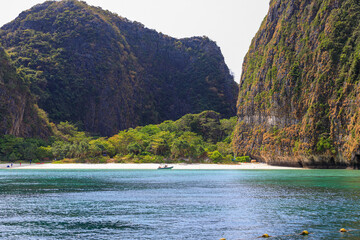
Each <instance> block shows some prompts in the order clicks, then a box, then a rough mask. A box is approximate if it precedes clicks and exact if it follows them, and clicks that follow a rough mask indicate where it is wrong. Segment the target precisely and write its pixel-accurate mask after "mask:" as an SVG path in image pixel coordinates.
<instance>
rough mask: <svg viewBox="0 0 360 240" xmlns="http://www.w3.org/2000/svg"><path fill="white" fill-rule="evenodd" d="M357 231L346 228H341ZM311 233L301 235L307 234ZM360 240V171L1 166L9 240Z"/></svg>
mask: <svg viewBox="0 0 360 240" xmlns="http://www.w3.org/2000/svg"><path fill="white" fill-rule="evenodd" d="M342 227H344V228H346V229H352V231H351V232H349V233H339V232H338V231H339V229H340V228H342ZM305 229H306V230H308V231H309V232H310V233H311V234H310V235H309V236H307V237H304V236H300V235H295V234H298V233H300V232H301V231H302V230H305ZM264 233H268V234H270V235H271V236H276V237H274V238H271V239H360V171H351V170H261V171H260V170H259V171H257V170H250V171H245V170H237V171H229V170H225V171H221V170H218V171H199V170H192V171H185V170H169V171H157V170H141V171H137V170H136V171H135V170H113V171H104V170H99V171H90V170H89V171H87V170H73V171H69V170H57V171H53V170H52V171H47V170H0V239H197V240H198V239H209V240H211V239H220V238H226V239H227V240H232V239H257V237H259V236H261V235H262V234H264Z"/></svg>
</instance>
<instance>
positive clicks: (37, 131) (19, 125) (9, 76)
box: [0, 47, 52, 138]
mask: <svg viewBox="0 0 360 240" xmlns="http://www.w3.org/2000/svg"><path fill="white" fill-rule="evenodd" d="M51 132H52V130H51V126H50V125H49V122H48V120H47V117H46V114H45V113H44V111H42V110H41V109H39V107H38V106H37V105H36V104H35V99H34V98H33V96H32V95H31V94H30V91H29V88H28V84H26V82H25V81H24V79H23V78H21V77H20V76H19V75H18V74H17V73H16V70H15V68H14V67H13V66H12V65H11V64H10V59H9V57H8V56H7V54H6V53H5V51H4V49H3V48H1V47H0V134H9V135H14V136H17V137H35V136H36V137H41V138H47V137H48V136H50V134H51Z"/></svg>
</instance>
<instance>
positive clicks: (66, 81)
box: [0, 0, 237, 136]
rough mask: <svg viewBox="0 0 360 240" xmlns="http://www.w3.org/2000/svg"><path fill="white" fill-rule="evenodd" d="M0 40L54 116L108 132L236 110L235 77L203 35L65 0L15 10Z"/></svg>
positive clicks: (110, 133) (81, 125) (211, 43)
mask: <svg viewBox="0 0 360 240" xmlns="http://www.w3.org/2000/svg"><path fill="white" fill-rule="evenodd" d="M0 42H1V43H2V44H3V46H4V47H5V48H6V50H7V51H8V53H9V54H10V57H11V59H12V61H13V62H14V64H15V65H16V67H17V68H18V72H19V73H20V74H21V75H22V76H23V77H24V79H26V81H27V82H28V83H29V86H30V90H31V93H32V94H33V95H36V96H37V98H38V99H39V106H40V108H42V109H44V110H45V111H46V112H47V113H48V114H49V118H50V120H51V121H54V122H56V123H58V122H60V121H69V122H73V123H78V126H79V127H80V128H81V129H83V130H85V131H88V132H91V133H97V134H100V135H103V136H104V135H106V136H110V135H113V134H115V133H116V132H118V131H119V130H121V129H126V128H129V127H135V126H138V125H146V124H150V123H160V122H161V121H164V120H166V119H178V118H180V117H181V116H183V115H185V114H186V113H199V112H201V111H204V110H215V111H217V112H219V113H221V114H222V116H224V117H230V116H234V115H235V102H236V97H237V84H236V83H235V82H234V80H233V77H232V76H231V75H230V73H229V69H228V68H227V66H226V64H225V63H224V59H223V56H222V54H221V51H220V48H219V47H218V46H217V45H216V43H214V42H212V41H210V40H209V39H208V38H206V37H194V38H188V39H175V38H171V37H169V36H166V35H163V34H161V33H157V32H156V31H154V30H150V29H147V28H145V27H144V26H143V25H141V24H140V23H136V22H130V21H128V20H127V19H124V18H121V17H119V16H117V15H116V14H113V13H111V12H109V11H104V10H102V9H100V8H95V7H91V6H88V5H86V4H85V3H84V2H80V1H76V0H63V1H47V2H45V3H43V4H40V5H37V6H35V7H33V8H31V9H30V10H28V11H25V12H23V13H21V14H20V15H19V17H17V18H16V19H15V20H14V21H12V22H11V23H9V24H6V25H5V26H3V27H2V28H1V30H0Z"/></svg>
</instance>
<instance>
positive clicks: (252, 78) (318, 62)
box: [233, 0, 360, 168]
mask: <svg viewBox="0 0 360 240" xmlns="http://www.w3.org/2000/svg"><path fill="white" fill-rule="evenodd" d="M359 19H360V3H359V1H358V0H343V1H339V0H326V1H320V0H304V1H300V0H272V1H270V9H269V12H268V14H267V16H266V17H265V19H264V21H263V23H262V24H261V27H260V29H259V31H258V32H257V34H256V36H255V37H254V39H253V41H252V43H251V46H250V49H249V52H248V53H247V55H246V57H245V60H244V64H243V74H242V77H241V80H240V86H239V87H240V90H239V98H238V102H237V108H238V112H237V114H238V117H239V120H238V124H237V127H236V130H235V137H234V140H233V145H234V149H235V151H236V153H237V154H238V155H243V154H247V155H250V156H252V157H253V158H256V159H258V160H260V161H264V162H267V163H269V164H274V165H288V166H304V167H321V168H328V167H329V168H330V167H347V166H352V167H355V168H358V167H359V164H360V160H359V159H360V148H359V146H360V145H359V144H360V115H359V114H360V112H359V110H360V108H359V100H360V96H359V93H360V85H359V82H360V74H359V73H360V24H359V23H360V22H359Z"/></svg>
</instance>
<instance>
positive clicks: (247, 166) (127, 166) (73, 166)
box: [6, 163, 303, 170]
mask: <svg viewBox="0 0 360 240" xmlns="http://www.w3.org/2000/svg"><path fill="white" fill-rule="evenodd" d="M160 165H161V166H164V164H158V163H104V164H88V163H63V164H53V163H46V164H32V165H25V166H21V167H20V166H13V167H12V168H6V169H36V170H41V169H43V170H57V169H59V170H64V169H68V170H81V169H84V170H85V169H86V170H91V169H93V170H112V169H114V170H151V169H152V170H156V169H157V168H158V167H159V166H160ZM167 165H168V166H173V170H279V169H303V168H296V167H281V166H271V165H268V164H265V163H242V164H203V163H194V164H184V163H174V164H167Z"/></svg>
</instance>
